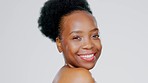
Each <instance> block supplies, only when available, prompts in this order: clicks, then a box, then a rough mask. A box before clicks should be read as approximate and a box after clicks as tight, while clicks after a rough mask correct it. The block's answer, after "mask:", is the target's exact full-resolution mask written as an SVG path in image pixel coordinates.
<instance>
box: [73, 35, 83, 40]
mask: <svg viewBox="0 0 148 83" xmlns="http://www.w3.org/2000/svg"><path fill="white" fill-rule="evenodd" d="M72 39H73V40H79V41H80V40H81V39H82V38H81V37H80V36H74V37H73V38H72Z"/></svg>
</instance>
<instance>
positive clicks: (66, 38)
mask: <svg viewBox="0 0 148 83" xmlns="http://www.w3.org/2000/svg"><path fill="white" fill-rule="evenodd" d="M60 27H61V35H60V38H59V37H58V38H57V39H56V43H57V47H58V50H59V51H60V52H63V55H64V59H65V63H66V64H67V65H68V66H69V67H71V68H85V69H88V70H89V69H92V68H93V67H94V66H95V64H96V62H97V60H98V58H99V56H100V54H101V49H102V45H101V41H100V38H99V34H98V33H99V29H98V26H97V23H96V20H95V18H94V17H93V16H92V15H91V14H89V13H88V12H85V11H74V12H72V13H71V14H69V15H67V16H64V17H63V18H62V21H61V24H60Z"/></svg>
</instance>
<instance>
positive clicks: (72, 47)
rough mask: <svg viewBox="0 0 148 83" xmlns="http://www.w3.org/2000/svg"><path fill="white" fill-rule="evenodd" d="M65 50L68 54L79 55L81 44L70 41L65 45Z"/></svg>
mask: <svg viewBox="0 0 148 83" xmlns="http://www.w3.org/2000/svg"><path fill="white" fill-rule="evenodd" d="M65 48H66V50H67V52H70V53H77V52H78V51H79V48H80V44H79V43H75V42H72V41H68V42H67V43H66V44H65Z"/></svg>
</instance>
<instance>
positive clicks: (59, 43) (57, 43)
mask: <svg viewBox="0 0 148 83" xmlns="http://www.w3.org/2000/svg"><path fill="white" fill-rule="evenodd" d="M56 45H57V48H58V50H59V52H60V53H61V52H62V51H63V50H62V43H61V40H60V38H59V37H57V38H56Z"/></svg>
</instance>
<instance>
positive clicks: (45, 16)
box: [38, 0, 92, 42]
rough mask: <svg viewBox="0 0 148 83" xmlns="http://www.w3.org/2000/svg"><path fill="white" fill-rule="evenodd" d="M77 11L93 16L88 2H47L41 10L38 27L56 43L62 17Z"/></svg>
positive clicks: (78, 0)
mask: <svg viewBox="0 0 148 83" xmlns="http://www.w3.org/2000/svg"><path fill="white" fill-rule="evenodd" d="M76 10H80V11H87V12H89V13H91V14H92V11H91V9H90V8H89V4H88V2H87V1H86V0H48V1H46V2H45V4H44V6H43V7H42V9H41V12H40V17H39V19H38V27H39V29H40V31H41V32H42V33H43V34H44V35H45V36H46V37H49V38H50V39H51V40H52V41H54V42H55V41H56V37H58V36H59V34H60V27H59V26H60V21H61V19H62V17H63V16H65V15H67V14H70V13H71V12H73V11H76Z"/></svg>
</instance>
